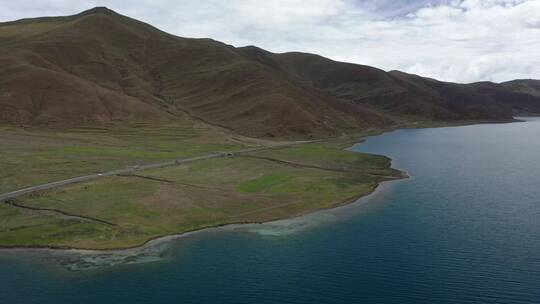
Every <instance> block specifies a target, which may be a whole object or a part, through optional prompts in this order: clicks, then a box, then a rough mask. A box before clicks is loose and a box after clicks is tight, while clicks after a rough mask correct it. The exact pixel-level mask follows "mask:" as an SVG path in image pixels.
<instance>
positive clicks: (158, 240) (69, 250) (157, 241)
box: [0, 167, 412, 255]
mask: <svg viewBox="0 0 540 304" xmlns="http://www.w3.org/2000/svg"><path fill="white" fill-rule="evenodd" d="M392 168H393V167H392ZM394 169H396V170H399V171H400V172H402V177H400V178H396V179H391V180H386V181H382V182H380V183H378V184H377V185H376V186H375V187H374V188H373V189H372V191H371V192H370V193H368V194H365V195H358V196H355V197H351V198H348V199H345V200H343V201H341V202H339V203H337V204H335V205H334V206H332V207H330V208H320V209H314V210H310V211H307V212H305V213H302V214H298V215H294V216H291V217H285V218H280V219H275V220H269V221H262V222H238V223H228V224H220V225H214V226H207V227H203V228H199V229H194V230H190V231H185V232H181V233H173V234H166V235H160V236H156V237H153V238H151V239H148V240H146V241H145V242H144V243H142V244H139V245H135V246H129V247H118V248H108V249H91V248H77V247H54V246H43V247H30V246H29V247H25V246H13V247H0V254H2V253H4V252H5V253H13V252H17V251H22V252H32V253H36V252H40V251H42V252H53V253H63V254H91V255H100V254H114V253H117V254H128V253H130V252H131V251H144V250H146V249H150V248H152V247H156V246H159V245H161V244H164V243H168V242H171V241H173V240H176V239H181V238H184V237H189V236H193V235H195V234H199V233H204V232H210V231H217V230H221V229H225V228H237V227H243V226H249V225H264V224H271V223H277V222H281V221H287V220H294V219H299V218H302V217H306V216H311V215H316V214H317V213H321V212H336V211H340V210H342V209H345V208H353V207H358V206H357V204H358V205H361V204H363V203H364V202H363V201H362V200H366V199H369V198H370V197H372V196H374V195H379V194H381V192H382V191H384V190H385V189H386V187H387V186H385V185H386V184H387V183H393V182H399V181H406V180H408V179H409V178H411V177H412V176H411V175H410V174H409V173H408V172H406V171H404V170H400V169H397V168H394Z"/></svg>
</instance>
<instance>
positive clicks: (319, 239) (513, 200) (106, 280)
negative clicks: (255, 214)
mask: <svg viewBox="0 0 540 304" xmlns="http://www.w3.org/2000/svg"><path fill="white" fill-rule="evenodd" d="M527 119H528V121H527V122H524V123H512V124H483V125H472V126H464V127H448V128H436V129H407V130H397V131H394V132H390V133H386V134H383V135H381V136H376V137H371V138H369V139H368V140H367V141H366V142H364V143H361V144H358V145H355V146H354V147H352V148H351V150H354V151H363V152H370V153H376V154H383V155H387V156H389V157H391V158H392V159H393V165H394V167H396V168H399V169H402V170H405V171H407V172H408V173H409V174H410V175H411V178H409V179H406V180H401V181H397V182H389V183H385V184H383V186H381V187H380V188H379V189H378V190H377V191H376V193H375V194H373V195H372V196H369V197H367V198H364V199H361V200H360V201H359V202H357V203H355V204H352V205H349V206H346V207H343V208H338V209H335V210H331V211H324V212H317V213H314V214H311V215H308V216H305V217H302V218H298V219H293V220H285V221H278V222H276V223H269V224H264V225H247V226H236V227H235V226H233V227H227V228H223V229H215V230H211V231H208V232H202V233H197V234H193V235H190V236H187V237H182V238H178V239H175V240H174V241H170V242H168V243H166V244H161V245H160V246H156V248H158V249H155V250H154V251H152V250H150V252H151V254H147V255H144V256H142V258H141V257H138V258H140V259H142V260H140V259H139V260H137V257H129V258H127V259H125V260H124V261H132V262H135V263H133V264H125V263H124V264H123V262H122V263H119V264H122V265H116V266H111V267H98V268H96V269H90V270H76V269H77V267H71V266H73V265H76V264H77V261H76V259H77V258H79V259H82V258H81V257H77V258H73V256H76V255H73V254H71V255H72V257H71V258H69V257H65V256H64V257H63V258H61V257H60V256H62V255H66V256H69V255H70V254H57V253H51V252H46V253H43V252H38V253H36V252H34V253H32V252H26V251H17V252H13V251H9V252H7V251H4V252H2V253H0V301H1V303H40V304H47V303H55V304H56V303H100V304H103V303H310V304H312V303H378V304H383V303H396V304H397V303H399V304H405V303H430V304H432V303H460V304H463V303H505V304H512V303H520V304H523V303H540V136H539V135H540V119H537V118H527ZM145 259H147V260H145ZM112 261H114V259H112ZM143 261H149V262H145V263H136V262H143ZM92 263H93V262H92V260H91V259H90V262H88V259H87V261H86V262H85V263H82V264H81V265H82V266H88V265H92ZM107 263H110V264H114V262H111V256H108V258H105V259H102V262H101V264H102V265H101V266H103V264H107ZM79 264H80V263H79ZM98 264H99V263H98ZM83 268H84V267H83ZM74 269H75V270H74Z"/></svg>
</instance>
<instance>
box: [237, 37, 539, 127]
mask: <svg viewBox="0 0 540 304" xmlns="http://www.w3.org/2000/svg"><path fill="white" fill-rule="evenodd" d="M239 50H240V51H241V52H243V53H244V54H245V55H246V56H248V57H250V58H252V59H254V60H256V61H258V62H260V63H261V64H264V65H266V66H268V67H270V68H272V69H275V70H278V71H280V72H281V73H283V74H286V75H288V77H289V78H290V79H291V80H292V81H296V82H298V83H300V84H302V85H304V86H309V87H312V88H314V89H317V90H320V91H323V92H326V93H327V94H330V95H333V96H336V97H338V98H340V99H343V100H350V101H353V102H355V103H356V104H361V105H364V106H367V107H369V108H371V109H373V110H376V111H378V112H382V113H385V114H391V115H394V116H395V115H398V116H399V117H407V118H409V119H431V120H467V119H487V120H504V119H511V118H512V115H513V114H515V113H523V112H531V113H538V112H540V98H536V96H531V94H524V93H523V92H514V91H510V90H508V89H507V88H506V87H505V86H503V85H499V84H495V83H489V82H483V83H473V84H457V83H449V82H442V81H437V80H435V79H430V78H424V77H420V76H417V75H411V74H407V73H403V72H399V71H392V72H389V73H387V72H384V71H382V70H379V69H376V68H373V67H369V66H363V65H357V64H350V63H343V62H336V61H332V60H330V59H327V58H324V57H321V56H318V55H313V54H306V53H297V52H293V53H284V54H273V53H270V52H267V51H264V50H262V49H259V48H256V47H245V48H241V49H239ZM529 93H530V92H529Z"/></svg>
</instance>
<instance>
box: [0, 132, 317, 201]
mask: <svg viewBox="0 0 540 304" xmlns="http://www.w3.org/2000/svg"><path fill="white" fill-rule="evenodd" d="M310 142H315V141H302V142H295V143H288V144H283V145H277V146H272V147H258V148H250V149H244V150H238V151H231V152H215V153H211V154H206V155H202V156H196V157H190V158H182V159H176V160H170V161H166V162H161V163H156V164H149V165H138V166H132V167H129V168H125V169H119V170H113V171H108V172H103V173H94V174H90V175H84V176H78V177H73V178H68V179H64V180H61V181H56V182H50V183H46V184H41V185H36V186H31V187H27V188H23V189H19V190H16V191H13V192H8V193H4V194H0V202H6V201H8V200H11V199H14V198H16V197H19V196H22V195H25V194H30V193H33V192H38V191H42V190H48V189H52V188H58V187H62V186H66V185H71V184H75V183H80V182H86V181H89V180H93V179H97V178H101V177H106V176H113V175H119V174H128V173H133V172H136V171H142V170H147V169H155V168H162V167H168V166H175V165H181V164H185V163H189V162H194V161H200V160H205V159H210V158H216V157H227V156H234V155H235V154H240V153H247V152H256V151H262V150H267V149H276V148H283V147H288V146H293V145H299V144H305V143H310Z"/></svg>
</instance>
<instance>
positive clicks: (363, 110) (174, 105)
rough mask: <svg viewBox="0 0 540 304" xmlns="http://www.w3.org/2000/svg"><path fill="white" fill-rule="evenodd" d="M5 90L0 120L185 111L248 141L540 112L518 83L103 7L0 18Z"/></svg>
mask: <svg viewBox="0 0 540 304" xmlns="http://www.w3.org/2000/svg"><path fill="white" fill-rule="evenodd" d="M0 92H1V93H0V122H7V123H11V124H17V125H39V126H54V127H63V126H73V125H79V124H83V123H84V124H96V123H108V122H117V123H122V122H129V121H150V122H156V123H159V122H162V121H171V120H176V119H183V118H185V117H192V118H196V119H199V120H202V121H204V122H206V123H209V124H213V125H218V126H222V127H224V128H228V129H232V130H234V131H236V132H238V133H241V134H244V135H248V136H255V137H274V136H278V137H308V136H316V137H321V136H329V135H336V134H341V133H343V132H351V131H357V130H361V129H367V128H378V127H383V126H388V125H393V124H396V123H398V122H402V121H410V120H469V119H482V120H508V119H511V118H512V114H513V113H514V112H531V113H540V106H539V105H540V101H539V100H540V96H538V95H537V94H531V92H530V90H529V91H527V90H523V89H517V88H516V86H514V85H507V84H502V85H499V84H493V83H479V84H470V85H462V84H453V83H445V82H439V81H436V80H433V79H428V78H422V77H419V76H416V75H409V74H405V73H402V72H390V73H387V72H385V71H382V70H379V69H376V68H372V67H368V66H362V65H357V64H350V63H343V62H336V61H332V60H330V59H327V58H324V57H321V56H317V55H313V54H305V53H285V54H274V53H270V52H267V51H265V50H262V49H259V48H256V47H243V48H235V47H232V46H230V45H226V44H224V43H221V42H218V41H214V40H212V39H190V38H181V37H177V36H173V35H170V34H167V33H165V32H162V31H160V30H158V29H156V28H154V27H152V26H150V25H148V24H145V23H143V22H140V21H137V20H134V19H131V18H129V17H126V16H122V15H120V14H117V13H116V12H114V11H111V10H109V9H107V8H103V7H98V8H94V9H91V10H88V11H85V12H82V13H80V14H77V15H73V16H66V17H44V18H33V19H22V20H18V21H13V22H6V23H0Z"/></svg>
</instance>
